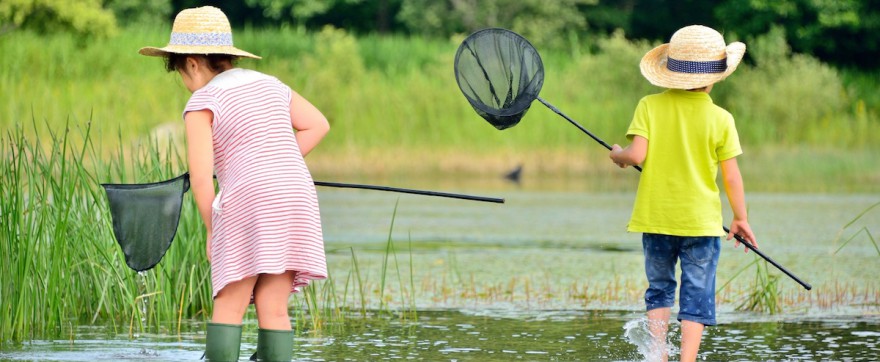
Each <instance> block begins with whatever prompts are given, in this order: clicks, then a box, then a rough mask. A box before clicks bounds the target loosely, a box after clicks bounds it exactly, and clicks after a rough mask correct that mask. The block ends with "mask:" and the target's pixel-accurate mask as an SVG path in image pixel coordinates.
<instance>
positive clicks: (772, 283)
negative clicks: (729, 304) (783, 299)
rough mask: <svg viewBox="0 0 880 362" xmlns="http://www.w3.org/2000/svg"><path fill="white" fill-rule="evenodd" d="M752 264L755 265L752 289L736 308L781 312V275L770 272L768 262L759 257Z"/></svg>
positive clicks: (773, 312) (770, 312)
mask: <svg viewBox="0 0 880 362" xmlns="http://www.w3.org/2000/svg"><path fill="white" fill-rule="evenodd" d="M750 265H754V266H755V279H754V280H753V286H752V290H751V291H750V292H748V293H746V295H745V297H744V298H743V300H742V301H741V302H740V303H739V305H737V306H736V310H740V311H751V312H762V313H768V314H777V313H779V312H781V311H782V310H781V303H780V292H779V275H776V274H770V273H769V266H768V264H767V262H766V261H761V260H759V259H758V258H757V257H755V261H754V262H753V263H752V264H750Z"/></svg>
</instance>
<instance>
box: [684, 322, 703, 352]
mask: <svg viewBox="0 0 880 362" xmlns="http://www.w3.org/2000/svg"><path fill="white" fill-rule="evenodd" d="M702 339H703V324H702V323H697V322H694V321H688V320H682V321H681V361H682V362H690V361H696V360H697V352H699V351H700V342H701V341H702Z"/></svg>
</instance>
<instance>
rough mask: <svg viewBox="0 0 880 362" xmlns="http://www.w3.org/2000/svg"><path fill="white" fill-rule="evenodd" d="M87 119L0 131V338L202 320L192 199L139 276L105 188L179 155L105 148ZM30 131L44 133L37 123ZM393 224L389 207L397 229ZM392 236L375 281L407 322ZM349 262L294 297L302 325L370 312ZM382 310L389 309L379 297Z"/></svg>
mask: <svg viewBox="0 0 880 362" xmlns="http://www.w3.org/2000/svg"><path fill="white" fill-rule="evenodd" d="M91 126H92V123H91V122H87V123H86V124H85V126H84V127H81V128H80V127H76V126H73V125H71V126H70V128H62V129H60V130H58V131H51V130H52V128H51V127H49V126H47V127H46V129H48V130H50V131H47V134H39V137H36V138H33V139H32V138H29V137H26V136H25V130H24V129H23V127H14V128H13V129H11V130H10V131H9V132H7V133H6V134H5V135H3V137H2V138H0V155H2V156H3V159H2V162H0V185H2V188H0V280H2V283H0V311H2V315H3V318H0V345H3V344H5V343H7V342H10V341H21V340H28V339H35V338H43V337H50V336H59V335H64V334H66V333H69V332H70V331H71V328H73V327H74V326H76V325H79V324H95V323H101V324H105V325H106V324H110V325H111V326H113V328H114V329H115V330H116V332H117V333H126V332H127V333H129V334H132V335H134V334H137V333H140V332H143V331H152V332H158V333H164V334H180V333H181V331H184V330H188V329H190V328H191V327H190V325H189V324H190V322H189V321H191V320H193V319H196V320H207V319H208V318H209V315H210V313H211V304H212V298H211V283H210V277H209V276H210V265H209V263H208V262H207V260H206V257H205V252H204V250H205V249H204V247H205V244H204V239H205V233H204V230H203V227H202V225H201V221H200V220H199V218H198V213H197V212H195V209H194V204H193V201H192V197H191V195H190V194H189V193H187V194H186V197H185V201H184V204H183V208H182V215H181V218H180V223H179V228H178V231H177V235H176V237H175V240H174V241H173V243H172V245H171V247H170V248H169V249H168V251H167V253H166V254H165V256H164V258H163V259H162V262H160V263H159V264H158V265H156V267H155V268H153V269H151V270H149V271H146V272H141V273H136V272H134V271H132V270H130V269H129V268H128V267H127V265H126V264H125V259H124V256H123V253H122V251H121V249H120V248H119V246H118V245H117V244H116V242H115V239H114V236H113V234H112V230H113V228H112V225H111V218H110V215H109V208H108V207H106V201H104V200H105V196H104V193H103V190H102V189H101V187H100V183H107V182H113V183H118V182H124V183H138V182H152V181H156V180H162V179H168V178H171V177H174V176H176V175H179V174H180V173H181V172H182V169H183V164H184V162H183V160H182V156H181V155H180V154H179V153H177V152H176V151H175V150H176V149H175V148H174V147H173V145H172V144H170V143H169V144H166V145H162V144H160V143H159V142H158V141H156V140H155V138H153V139H151V140H150V141H149V142H144V143H141V144H139V145H138V146H136V147H133V148H132V149H122V148H120V149H118V150H116V151H115V152H114V151H107V152H105V151H106V150H103V149H102V148H101V147H100V146H99V145H96V144H95V143H93V142H92V141H91V135H92V128H91ZM31 127H32V128H33V129H39V126H38V122H37V121H32V123H31ZM33 131H34V132H36V133H40V132H39V131H38V130H33ZM42 140H48V142H43V141H42ZM107 153H109V154H110V155H111V156H109V157H108V156H104V155H105V154H107ZM393 223H394V216H393V215H392V224H391V227H392V228H393V225H394V224H393ZM390 235H391V234H390V231H389V237H388V242H387V243H388V248H387V249H386V255H385V260H386V262H385V264H384V265H383V267H382V271H381V276H380V277H381V278H380V280H379V283H380V284H381V285H382V286H383V287H384V286H385V285H386V280H387V281H390V280H391V279H392V278H391V276H390V275H389V274H387V272H388V268H389V266H391V265H392V263H393V266H394V267H395V268H396V269H397V278H398V284H399V285H400V286H401V289H400V290H401V292H400V293H401V295H400V300H401V305H402V306H403V307H401V313H400V314H399V316H400V317H402V318H406V317H407V316H410V315H415V314H414V311H406V310H405V309H406V308H407V306H408V307H410V308H415V303H414V301H412V300H411V301H410V303H408V304H406V305H405V306H404V304H403V301H404V300H405V296H406V295H409V296H410V297H412V296H413V295H412V294H404V292H403V291H402V290H403V285H404V284H403V282H404V280H403V279H402V278H401V273H400V263H399V261H398V256H397V250H396V249H395V247H394V245H393V243H392V241H391V236H390ZM392 258H393V262H392V261H391V260H392ZM352 262H353V263H352V264H353V266H354V268H353V269H352V271H351V272H350V273H349V275H348V279H347V281H346V284H345V288H344V290H342V291H340V290H337V289H336V285H337V283H336V282H335V281H334V278H333V276H332V275H331V276H330V277H329V279H328V280H327V281H325V282H316V283H312V284H310V285H309V286H307V287H306V288H304V290H303V291H302V293H299V294H297V295H296V296H295V297H294V298H293V299H292V302H291V307H292V309H293V311H294V314H293V317H294V320H295V322H296V323H295V326H296V328H297V330H300V331H302V330H305V329H308V330H312V331H320V330H322V329H324V328H327V327H328V326H330V325H340V324H341V323H340V322H342V321H344V320H345V319H346V315H350V310H351V309H352V307H354V306H359V311H360V314H361V316H364V317H366V316H367V310H366V308H367V302H366V297H365V294H367V293H368V291H367V289H366V288H367V286H366V283H365V281H364V280H363V277H362V276H361V271H360V270H359V266H358V263H357V258H356V256H355V253H354V250H352ZM410 263H412V260H410ZM410 275H412V264H410ZM349 283H352V286H353V288H352V289H351V292H350V291H349ZM410 283H411V285H412V283H413V282H412V280H410ZM411 292H412V290H410V293H411ZM380 295H381V296H382V297H383V299H382V300H385V299H384V297H389V298H390V297H391V294H390V293H387V292H386V291H385V290H384V289H383V290H382V292H381V293H380ZM349 297H352V299H351V300H349ZM380 311H382V312H385V313H387V314H388V315H394V313H393V311H392V310H391V308H389V306H388V305H386V304H382V306H381V308H380Z"/></svg>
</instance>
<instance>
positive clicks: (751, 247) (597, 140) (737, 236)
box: [538, 97, 813, 290]
mask: <svg viewBox="0 0 880 362" xmlns="http://www.w3.org/2000/svg"><path fill="white" fill-rule="evenodd" d="M538 100H539V101H540V102H541V103H543V104H544V105H545V106H547V108H550V110H551V111H553V112H554V113H556V114H558V115H560V116H562V118H565V120H567V121H568V122H569V123H571V124H573V125H574V126H575V127H577V128H578V129H580V130H581V131H583V132H584V133H586V134H587V136H590V138H592V139H594V140H595V141H596V142H599V144H601V145H602V146H605V148H607V149H608V150H609V151H610V150H611V146H610V145H609V144H607V143H605V141H603V140H602V139H601V138H599V137H596V135H594V134H592V133H591V132H590V131H588V130H587V129H586V128H584V127H583V126H581V125H580V124H579V123H577V122H576V121H575V120H573V119H571V117H569V116H567V115H565V113H562V111H560V110H559V108H556V107H554V106H553V105H552V104H550V103H548V102H547V101H545V100H544V99H543V98H541V97H538ZM633 168H635V169H636V170H638V171H639V172H641V171H642V168H641V167H639V166H633ZM722 227H723V228H724V232H726V233H730V229H728V228H727V227H726V226H722ZM733 236H734V238H736V240H737V241H739V242H740V243H742V244H743V245H745V246H746V247H747V248H749V249H751V250H752V251H754V252H755V253H756V254H758V256H760V257H762V258H764V260H766V261H768V262H770V264H773V266H775V267H776V268H777V269H779V270H781V271H782V272H783V273H785V275H788V276H789V277H790V278H792V279H794V281H796V282H798V284H800V285H801V286H803V287H804V288H805V289H807V290H811V289H813V286H812V285H810V284H809V283H807V282H805V281H803V280H801V279H800V278H798V277H797V276H795V275H794V274H793V273H792V272H790V271H788V269H785V268H784V267H783V266H782V265H779V263H777V262H776V261H775V260H773V259H771V258H770V257H769V256H767V255H765V254H764V253H762V252H761V251H759V250H758V248H756V247H755V246H754V245H752V244H750V243H749V242H748V241H746V239H745V238H743V237H742V236H739V235H737V234H734V235H733Z"/></svg>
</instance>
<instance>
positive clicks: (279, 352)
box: [251, 328, 294, 362]
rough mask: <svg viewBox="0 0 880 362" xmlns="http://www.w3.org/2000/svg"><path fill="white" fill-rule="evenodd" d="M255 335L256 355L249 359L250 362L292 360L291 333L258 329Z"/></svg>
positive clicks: (282, 361)
mask: <svg viewBox="0 0 880 362" xmlns="http://www.w3.org/2000/svg"><path fill="white" fill-rule="evenodd" d="M257 333H258V334H257V353H255V354H254V356H253V357H251V360H252V361H262V362H290V360H291V359H292V358H293V333H294V332H293V331H285V330H277V329H262V328H260V331H259V332H257ZM254 357H256V358H254Z"/></svg>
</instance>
